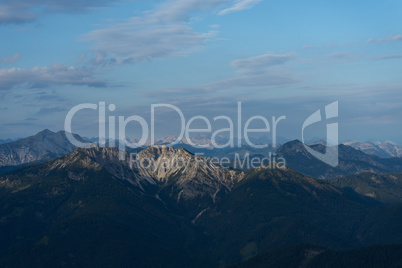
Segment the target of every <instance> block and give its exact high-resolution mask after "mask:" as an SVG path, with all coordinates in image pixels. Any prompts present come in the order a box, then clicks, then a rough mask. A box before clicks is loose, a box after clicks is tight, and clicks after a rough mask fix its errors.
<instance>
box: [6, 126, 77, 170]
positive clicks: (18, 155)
mask: <svg viewBox="0 0 402 268" xmlns="http://www.w3.org/2000/svg"><path fill="white" fill-rule="evenodd" d="M74 137H75V138H76V139H77V140H79V141H81V142H83V139H82V138H81V137H80V136H78V135H74ZM74 149H75V146H74V145H73V144H71V143H70V141H69V140H68V139H67V137H66V133H65V132H64V131H59V132H57V133H54V132H52V131H50V130H48V129H46V130H43V131H41V132H39V133H38V134H36V135H34V136H30V137H27V138H24V139H20V140H17V141H14V142H11V143H6V144H1V145H0V167H7V166H8V167H10V166H19V165H24V164H29V163H37V162H46V161H49V160H52V159H55V158H57V157H60V156H63V155H66V154H68V153H70V152H72V151H73V150H74Z"/></svg>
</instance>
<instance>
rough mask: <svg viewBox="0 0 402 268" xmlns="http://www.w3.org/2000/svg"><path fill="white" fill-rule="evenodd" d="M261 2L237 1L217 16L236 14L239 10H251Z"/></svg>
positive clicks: (250, 0) (258, 0)
mask: <svg viewBox="0 0 402 268" xmlns="http://www.w3.org/2000/svg"><path fill="white" fill-rule="evenodd" d="M261 1H262V0H238V1H236V3H235V4H234V5H233V6H231V7H229V8H226V9H224V10H222V11H220V12H219V13H218V14H219V15H226V14H228V13H231V12H237V11H241V10H245V9H251V8H252V7H254V6H255V5H257V4H258V3H259V2H261Z"/></svg>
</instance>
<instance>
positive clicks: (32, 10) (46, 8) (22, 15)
mask: <svg viewBox="0 0 402 268" xmlns="http://www.w3.org/2000/svg"><path fill="white" fill-rule="evenodd" d="M117 1H118V0H57V1H53V0H4V1H2V3H1V4H0V25H5V24H23V23H29V22H33V21H35V20H37V19H38V17H40V16H41V15H43V14H48V13H79V12H86V11H89V10H91V9H93V8H96V7H101V6H107V5H110V4H111V3H113V2H117Z"/></svg>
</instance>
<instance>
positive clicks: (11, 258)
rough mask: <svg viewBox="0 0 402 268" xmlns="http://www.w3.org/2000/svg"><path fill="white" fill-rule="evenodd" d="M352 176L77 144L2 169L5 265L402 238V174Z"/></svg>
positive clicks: (225, 253)
mask: <svg viewBox="0 0 402 268" xmlns="http://www.w3.org/2000/svg"><path fill="white" fill-rule="evenodd" d="M122 153H124V155H125V160H124V161H121V160H119V156H121V154H122ZM175 161H183V162H187V163H188V164H187V165H186V166H185V167H183V166H180V165H175V164H174V163H175ZM176 163H177V162H176ZM353 176H357V178H358V179H353V177H346V178H339V179H336V180H321V179H314V178H312V177H309V176H307V175H303V174H302V173H299V172H297V171H295V170H293V169H291V168H289V167H284V168H268V167H264V166H261V167H260V168H257V169H252V170H250V171H246V172H243V171H233V170H228V169H223V168H221V167H219V166H216V165H214V164H213V163H211V162H210V161H208V160H207V159H205V158H203V157H202V156H196V155H193V154H192V153H190V152H188V151H187V150H185V149H174V148H171V147H166V146H153V147H148V148H146V149H144V150H142V151H140V152H139V153H136V154H134V155H131V154H130V152H120V151H119V150H118V149H116V148H109V147H105V148H100V147H98V146H95V145H94V146H90V147H88V148H77V149H75V150H74V151H72V152H71V153H69V154H67V155H65V156H62V157H61V158H57V159H55V160H53V161H51V162H48V163H43V164H40V165H35V166H30V167H25V168H21V169H19V170H16V171H13V172H11V173H7V174H4V175H2V176H0V215H1V218H0V237H1V240H0V241H2V242H1V243H0V249H1V251H0V252H1V253H0V265H1V266H2V267H8V266H15V265H17V266H31V265H32V264H33V266H60V265H63V266H88V265H89V266H100V267H107V266H109V267H110V266H133V265H135V266H152V267H188V266H191V267H205V266H209V267H219V266H228V265H231V264H235V263H239V262H242V261H247V260H250V261H251V259H252V258H253V257H254V256H257V257H256V258H260V257H259V256H262V255H261V254H265V252H271V251H273V250H278V249H286V247H289V246H296V245H299V244H306V243H307V244H313V245H317V247H324V248H325V250H323V251H322V252H331V251H330V250H329V251H328V248H330V249H345V248H357V247H364V246H371V245H375V244H392V243H394V244H397V243H402V228H401V226H400V224H399V222H400V220H401V218H400V215H402V213H401V211H402V199H401V197H402V187H399V186H398V187H396V186H397V185H399V180H400V178H401V175H400V174H388V175H377V174H374V173H364V174H359V175H353ZM287 252H292V251H291V250H286V252H285V253H287ZM285 253H283V254H285ZM267 254H268V253H267ZM345 254H346V253H345ZM22 255H23V256H25V257H24V258H21V257H20V256H22ZM245 264H246V262H245ZM299 264H300V263H299Z"/></svg>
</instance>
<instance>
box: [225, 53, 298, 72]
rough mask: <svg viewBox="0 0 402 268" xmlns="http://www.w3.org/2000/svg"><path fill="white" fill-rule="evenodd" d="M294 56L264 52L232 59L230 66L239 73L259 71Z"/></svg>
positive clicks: (284, 61) (280, 63) (282, 62)
mask: <svg viewBox="0 0 402 268" xmlns="http://www.w3.org/2000/svg"><path fill="white" fill-rule="evenodd" d="M294 58H295V55H294V54H293V53H288V54H283V55H275V54H264V55H260V56H256V57H251V58H248V59H239V60H234V61H233V62H232V66H233V67H234V68H236V70H237V71H238V72H239V73H261V72H264V71H265V70H266V69H267V68H269V67H271V66H275V65H282V64H284V63H286V62H288V61H290V60H292V59H294Z"/></svg>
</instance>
